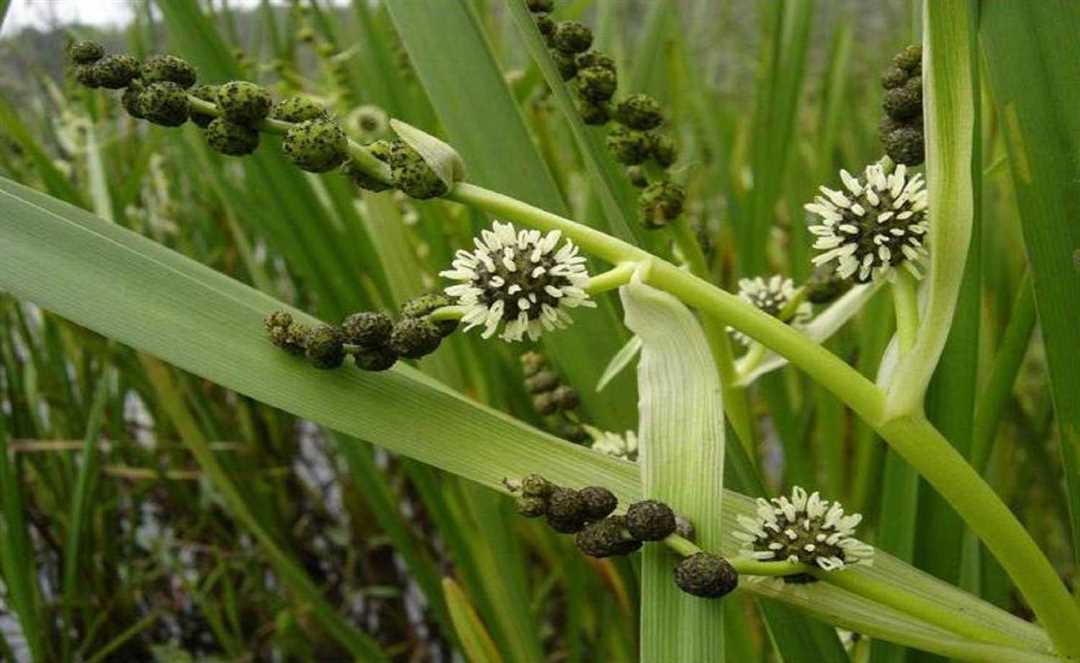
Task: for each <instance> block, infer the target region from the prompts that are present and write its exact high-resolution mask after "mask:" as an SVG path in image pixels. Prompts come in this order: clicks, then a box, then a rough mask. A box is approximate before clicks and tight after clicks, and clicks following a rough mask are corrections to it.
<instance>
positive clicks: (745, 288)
mask: <svg viewBox="0 0 1080 663" xmlns="http://www.w3.org/2000/svg"><path fill="white" fill-rule="evenodd" d="M794 296H795V284H794V283H793V282H792V280H791V279H785V278H784V277H783V276H780V275H779V274H774V275H773V276H771V277H769V279H768V280H766V279H763V278H762V277H760V276H755V277H754V278H752V279H739V297H741V298H742V299H744V300H745V301H748V302H750V303H751V304H753V305H754V306H756V307H757V308H759V309H761V310H762V311H765V312H766V313H768V314H769V315H771V316H773V317H774V318H775V317H779V316H780V312H781V311H783V310H784V307H785V306H787V304H788V302H790V301H791V298H792V297H794ZM810 315H811V306H810V303H809V302H803V303H801V304H799V305H798V306H797V307H795V315H793V316H792V318H791V319H790V320H788V324H790V325H791V326H792V327H796V328H798V327H802V326H803V325H805V324H806V323H807V322H808V321H809V320H810ZM728 331H729V332H731V335H732V337H734V338H735V340H736V341H738V342H739V343H742V344H743V345H750V341H751V339H750V337H749V336H747V335H746V334H744V333H742V332H741V331H738V330H736V329H735V328H733V327H728Z"/></svg>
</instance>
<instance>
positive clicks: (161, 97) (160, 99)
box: [139, 82, 191, 127]
mask: <svg viewBox="0 0 1080 663" xmlns="http://www.w3.org/2000/svg"><path fill="white" fill-rule="evenodd" d="M139 108H140V111H141V112H142V114H143V116H144V117H145V118H146V119H147V120H150V121H151V122H153V123H154V124H160V125H161V126H163V127H178V126H180V125H181V124H183V123H184V122H187V119H188V114H189V113H190V112H191V102H190V101H189V100H188V95H187V91H185V90H184V88H182V87H180V86H179V85H177V84H176V83H170V82H163V83H151V84H150V85H147V86H146V87H145V88H143V91H142V92H141V93H140V94H139Z"/></svg>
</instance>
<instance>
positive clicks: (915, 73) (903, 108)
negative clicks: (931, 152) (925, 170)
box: [879, 45, 926, 166]
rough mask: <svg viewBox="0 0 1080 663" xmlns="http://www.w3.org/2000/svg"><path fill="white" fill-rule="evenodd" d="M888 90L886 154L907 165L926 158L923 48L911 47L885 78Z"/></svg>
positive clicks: (885, 100)
mask: <svg viewBox="0 0 1080 663" xmlns="http://www.w3.org/2000/svg"><path fill="white" fill-rule="evenodd" d="M881 85H882V87H884V88H885V95H884V97H883V99H882V104H881V105H882V111H883V115H882V118H881V126H880V131H879V135H880V138H881V143H882V146H883V147H884V148H885V154H887V155H889V158H891V159H892V160H893V161H894V162H896V163H898V164H903V165H905V166H918V165H919V164H921V163H922V162H923V161H924V160H925V158H926V147H925V134H924V132H923V103H922V97H923V84H922V47H920V46H918V45H913V46H908V47H907V48H905V49H904V50H903V51H901V52H900V53H898V54H897V55H896V57H895V58H893V63H892V66H890V67H889V68H888V69H886V70H885V71H884V72H883V73H882V75H881Z"/></svg>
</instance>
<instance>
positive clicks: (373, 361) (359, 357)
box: [355, 347, 398, 373]
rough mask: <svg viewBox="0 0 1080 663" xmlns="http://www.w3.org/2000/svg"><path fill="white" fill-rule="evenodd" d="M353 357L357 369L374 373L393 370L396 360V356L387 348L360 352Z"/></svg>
mask: <svg viewBox="0 0 1080 663" xmlns="http://www.w3.org/2000/svg"><path fill="white" fill-rule="evenodd" d="M355 357H356V366H357V368H359V369H360V370H364V371H372V372H376V373H377V372H380V371H386V370H389V369H391V368H393V366H394V364H396V363H397V360H398V357H397V354H396V353H395V352H394V351H393V350H391V349H390V348H387V347H382V348H373V349H371V350H362V351H360V352H357V353H356V355H355Z"/></svg>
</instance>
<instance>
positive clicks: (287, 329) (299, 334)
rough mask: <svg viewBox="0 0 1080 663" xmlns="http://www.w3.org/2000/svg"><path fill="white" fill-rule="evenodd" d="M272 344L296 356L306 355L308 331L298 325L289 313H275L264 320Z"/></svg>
mask: <svg viewBox="0 0 1080 663" xmlns="http://www.w3.org/2000/svg"><path fill="white" fill-rule="evenodd" d="M263 324H264V325H265V326H266V333H267V334H268V335H269V336H270V340H271V342H273V344H274V345H276V346H278V347H279V348H281V349H282V350H285V351H286V352H289V353H291V354H294V355H299V354H303V353H304V342H305V337H306V334H307V329H305V328H304V327H303V326H301V325H298V324H297V323H296V322H295V321H294V320H293V317H292V315H291V314H290V313H289V312H288V311H274V312H272V313H270V314H269V315H267V316H266V318H265V319H264V320H263Z"/></svg>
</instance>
